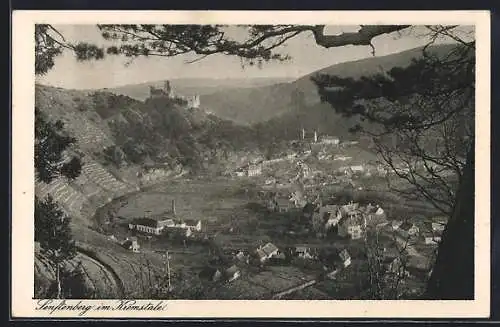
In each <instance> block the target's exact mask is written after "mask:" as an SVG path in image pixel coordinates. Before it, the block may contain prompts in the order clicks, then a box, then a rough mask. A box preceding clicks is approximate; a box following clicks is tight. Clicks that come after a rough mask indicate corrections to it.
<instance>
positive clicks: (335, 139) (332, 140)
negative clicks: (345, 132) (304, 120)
mask: <svg viewBox="0 0 500 327" xmlns="http://www.w3.org/2000/svg"><path fill="white" fill-rule="evenodd" d="M321 143H323V144H333V145H338V144H339V143H340V139H339V138H338V137H335V136H328V135H325V136H323V137H322V138H321Z"/></svg>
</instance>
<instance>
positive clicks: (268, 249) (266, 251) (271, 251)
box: [256, 243, 279, 262]
mask: <svg viewBox="0 0 500 327" xmlns="http://www.w3.org/2000/svg"><path fill="white" fill-rule="evenodd" d="M256 254H257V257H258V258H259V260H260V262H264V261H266V260H268V259H270V258H272V257H274V256H277V255H278V254H279V249H278V247H277V246H276V245H274V244H272V243H266V244H265V245H264V246H260V247H259V248H257V250H256Z"/></svg>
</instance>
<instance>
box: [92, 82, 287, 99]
mask: <svg viewBox="0 0 500 327" xmlns="http://www.w3.org/2000/svg"><path fill="white" fill-rule="evenodd" d="M166 80H169V81H170V83H171V84H172V85H173V87H174V91H175V92H176V93H178V94H182V95H195V94H197V95H206V94H211V93H215V92H218V91H222V90H229V89H233V88H242V87H244V88H247V87H262V86H269V85H273V84H276V83H286V82H291V81H293V80H295V78H286V77H280V78H274V77H269V78H267V77H258V78H245V79H243V78H234V79H233V78H225V79H217V78H171V79H168V78H166V79H165V80H159V81H151V82H144V83H139V84H129V85H123V86H117V87H111V88H105V89H100V90H105V91H108V92H111V93H115V94H122V95H126V96H129V97H131V98H133V99H136V100H141V101H144V100H146V99H147V97H148V96H149V87H150V86H154V87H159V86H163V83H164V82H165V81H166ZM97 90H99V89H91V90H85V91H97Z"/></svg>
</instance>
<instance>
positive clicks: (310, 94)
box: [201, 44, 456, 124]
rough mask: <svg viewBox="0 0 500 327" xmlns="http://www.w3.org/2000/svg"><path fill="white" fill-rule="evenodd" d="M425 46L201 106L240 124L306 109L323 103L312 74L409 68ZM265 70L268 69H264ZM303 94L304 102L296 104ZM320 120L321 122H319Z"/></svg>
mask: <svg viewBox="0 0 500 327" xmlns="http://www.w3.org/2000/svg"><path fill="white" fill-rule="evenodd" d="M455 46H456V45H455V44H443V45H435V46H430V47H428V48H427V51H429V52H430V53H434V54H437V55H440V54H445V53H448V52H449V51H450V50H452V49H453V48H454V47H455ZM422 50H423V47H418V48H414V49H410V50H406V51H403V52H399V53H395V54H390V55H386V56H381V57H371V58H366V59H361V60H356V61H350V62H344V63H339V64H335V65H332V66H329V67H325V68H323V69H320V70H317V71H315V72H312V73H310V74H308V75H305V76H303V77H301V78H299V79H297V80H295V81H293V82H288V83H279V84H274V85H270V86H261V87H254V88H237V89H231V90H223V91H219V92H215V93H211V94H207V95H202V96H201V103H202V106H203V107H205V108H208V109H209V110H210V111H212V112H213V113H214V114H216V115H218V116H220V117H221V118H226V119H231V120H234V121H236V122H238V123H241V124H253V123H258V122H263V121H267V120H269V119H271V118H276V117H277V116H280V115H283V114H289V113H290V112H294V111H297V110H299V111H304V110H307V108H308V107H316V106H317V105H318V104H319V103H320V98H319V96H318V93H317V89H316V86H315V85H314V83H313V82H312V81H311V77H312V76H314V75H317V74H330V75H337V76H339V77H344V78H345V77H351V78H360V77H362V76H370V75H374V74H376V73H380V72H383V71H388V70H390V69H392V68H394V67H406V66H408V65H409V64H410V63H411V61H412V59H417V58H420V57H422V55H423V52H422ZM264 69H265V68H264ZM297 95H300V98H301V99H302V103H301V104H298V103H297ZM318 122H319V121H318Z"/></svg>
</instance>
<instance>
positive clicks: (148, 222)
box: [130, 218, 158, 227]
mask: <svg viewBox="0 0 500 327" xmlns="http://www.w3.org/2000/svg"><path fill="white" fill-rule="evenodd" d="M130 223H131V224H133V225H142V226H148V227H158V221H156V220H154V219H151V218H134V219H132V221H131V222H130Z"/></svg>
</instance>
